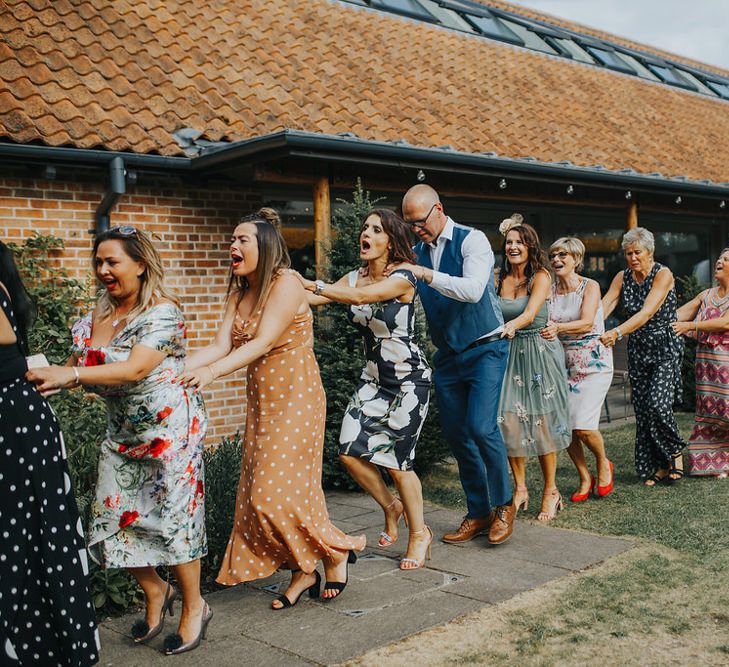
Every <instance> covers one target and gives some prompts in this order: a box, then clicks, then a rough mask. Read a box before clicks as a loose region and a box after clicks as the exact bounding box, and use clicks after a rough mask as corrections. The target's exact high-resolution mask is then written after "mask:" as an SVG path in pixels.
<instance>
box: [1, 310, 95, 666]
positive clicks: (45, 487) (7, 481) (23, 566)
mask: <svg viewBox="0 0 729 667" xmlns="http://www.w3.org/2000/svg"><path fill="white" fill-rule="evenodd" d="M0 303H2V308H3V310H4V311H5V313H6V315H7V317H8V319H9V320H10V322H11V323H13V322H14V319H13V316H12V312H11V310H10V304H9V303H8V301H7V299H6V298H4V297H3V298H0ZM16 331H17V330H16ZM0 347H4V348H8V347H9V346H0ZM15 347H16V349H17V351H18V352H17V353H18V355H20V349H19V347H18V346H17V345H15ZM21 356H22V355H21ZM0 452H1V453H2V456H3V463H2V466H0V531H2V539H0V573H1V574H2V576H0V664H2V665H48V666H51V665H63V666H66V665H73V666H75V665H93V664H95V663H96V662H97V660H98V646H99V641H98V633H97V630H96V619H95V614H94V609H93V606H92V603H91V596H90V594H89V591H88V565H87V563H88V561H87V557H86V547H85V544H84V540H83V532H82V527H81V521H80V519H79V516H78V510H77V508H76V501H75V499H74V497H73V491H72V487H71V478H70V477H69V474H68V467H67V465H66V453H65V450H64V447H63V438H62V435H61V432H60V429H59V425H58V422H57V421H56V418H55V416H54V414H53V411H52V410H51V408H50V406H49V405H48V403H47V402H46V400H45V399H44V398H42V397H41V396H40V395H39V394H38V393H37V392H36V390H35V389H34V387H33V386H32V385H31V384H30V383H29V382H27V381H26V380H24V379H23V378H22V376H21V377H16V378H13V379H7V378H6V377H4V376H3V378H2V379H0Z"/></svg>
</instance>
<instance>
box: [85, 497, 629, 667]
mask: <svg viewBox="0 0 729 667" xmlns="http://www.w3.org/2000/svg"><path fill="white" fill-rule="evenodd" d="M327 504H328V506H329V511H330V514H331V517H332V520H333V521H334V522H335V523H336V524H337V526H339V527H340V528H341V529H342V530H344V531H346V532H348V533H353V534H357V533H363V532H364V533H365V534H366V535H367V542H368V544H373V545H376V541H377V536H378V534H379V531H380V530H381V529H382V512H381V510H380V509H379V507H378V506H377V505H376V504H375V502H374V501H373V500H372V499H370V498H369V497H368V496H365V495H362V494H345V493H329V494H327ZM461 518H462V517H461V516H460V515H459V514H458V513H457V512H454V511H451V510H444V509H440V508H437V507H433V506H426V522H427V523H428V525H429V526H430V527H431V528H432V529H433V532H434V533H435V535H436V539H437V538H438V537H439V536H440V535H442V534H443V533H444V532H446V531H447V530H451V529H453V528H455V527H457V526H458V525H459V523H460V521H461ZM403 530H404V531H405V535H406V534H407V531H406V529H404V526H403V525H402V524H401V531H403ZM632 546H633V543H632V542H630V541H629V540H623V539H617V538H610V537H602V536H598V535H591V534H587V533H579V532H575V531H570V530H562V529H557V528H549V527H546V526H541V525H534V524H529V523H524V522H518V523H517V526H516V528H515V530H514V534H513V536H512V538H511V539H510V540H509V541H508V542H507V543H506V544H504V545H502V546H500V547H491V546H489V544H488V543H487V542H486V540H485V538H476V539H475V540H473V541H471V542H469V543H467V544H465V545H461V546H454V545H446V544H443V543H442V542H439V541H434V542H433V559H432V560H431V561H428V562H427V567H426V568H424V569H421V570H414V571H412V572H401V571H400V570H399V568H398V562H399V558H400V556H401V555H402V553H403V552H404V550H405V547H406V539H404V538H403V537H401V538H400V540H399V541H398V542H397V544H395V545H393V546H392V547H390V548H389V549H383V548H380V547H378V546H374V547H369V546H368V547H367V548H366V549H365V551H364V552H363V555H362V556H360V558H359V559H358V561H357V563H356V565H354V566H350V583H349V586H348V587H347V590H346V591H345V592H344V595H343V597H342V598H341V599H338V600H335V601H333V602H331V603H324V602H321V601H311V600H309V599H308V597H305V598H302V600H301V601H300V602H299V604H298V605H297V606H296V607H294V608H293V609H287V610H284V611H281V612H277V611H272V610H271V609H270V604H271V599H272V597H273V595H272V594H273V593H274V592H276V591H278V587H279V585H281V584H283V586H284V588H285V586H286V583H287V582H288V579H289V574H288V573H277V574H275V575H274V576H272V577H270V578H268V579H265V580H262V581H260V582H255V583H253V584H246V585H242V586H236V587H234V588H229V589H225V590H222V591H218V592H215V593H212V594H209V595H208V596H207V599H208V601H209V603H210V605H211V607H212V608H213V610H214V612H215V617H214V618H213V620H212V621H211V623H210V627H209V630H208V639H207V640H206V641H204V642H203V644H202V645H201V646H200V648H198V649H197V650H195V651H192V652H191V653H188V654H186V655H184V656H178V657H176V658H166V657H165V656H162V655H161V654H160V653H159V649H160V648H161V646H162V641H163V639H162V638H163V636H164V634H165V633H163V634H162V635H160V636H159V637H158V638H157V639H155V640H153V642H152V643H151V645H149V646H134V645H132V642H131V639H129V637H128V636H127V633H128V631H129V628H130V627H131V625H132V622H133V617H132V616H125V617H122V618H116V619H111V620H108V621H106V622H104V623H103V624H102V627H101V641H102V651H101V661H100V662H99V664H100V665H115V666H116V665H120V666H122V665H123V666H124V667H133V666H137V665H139V666H143V667H149V666H152V665H162V664H164V665H172V664H174V665H175V667H182V666H186V665H215V666H216V667H226V666H227V665H236V666H243V665H256V667H267V666H271V667H295V666H298V665H333V664H337V663H339V662H342V661H344V660H347V659H350V658H353V657H355V656H358V655H361V654H363V653H365V652H366V651H369V650H371V649H374V648H377V647H380V646H384V645H385V644H388V643H390V642H393V641H396V640H398V639H401V638H403V637H405V636H408V635H411V634H413V633H416V632H420V631H422V630H425V629H428V628H432V627H434V626H436V625H441V624H443V623H447V622H448V621H450V620H453V619H454V618H457V617H459V616H463V615H464V614H468V613H470V612H474V611H476V610H478V609H481V608H483V607H485V606H487V605H490V604H495V603H498V602H501V601H503V600H507V599H509V598H511V597H513V596H514V595H517V594H518V593H521V592H523V591H527V590H530V589H532V588H535V587H537V586H540V585H542V584H544V583H546V582H548V581H551V580H552V579H557V578H559V577H564V576H566V575H568V574H571V573H572V572H578V571H580V570H583V569H585V568H587V567H590V566H592V565H595V564H596V563H599V562H601V561H603V560H605V559H607V558H609V557H611V556H614V555H616V554H618V553H620V552H622V551H625V550H627V549H630V548H631V547H632ZM176 619H177V617H175V618H173V619H172V620H171V621H170V619H169V618H168V624H167V628H166V630H167V631H169V632H172V631H174V628H175V627H176Z"/></svg>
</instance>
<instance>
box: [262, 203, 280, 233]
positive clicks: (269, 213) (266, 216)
mask: <svg viewBox="0 0 729 667" xmlns="http://www.w3.org/2000/svg"><path fill="white" fill-rule="evenodd" d="M258 216H260V218H261V219H262V220H265V221H266V222H267V223H268V224H269V225H272V226H273V227H275V228H276V229H281V216H280V215H279V214H278V211H277V210H276V209H275V208H270V207H269V206H264V207H263V208H260V209H258Z"/></svg>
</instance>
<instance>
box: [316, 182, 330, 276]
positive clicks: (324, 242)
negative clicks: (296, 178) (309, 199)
mask: <svg viewBox="0 0 729 667" xmlns="http://www.w3.org/2000/svg"><path fill="white" fill-rule="evenodd" d="M331 212H332V208H331V202H330V199H329V177H328V176H321V177H319V178H317V179H316V181H314V252H315V255H314V256H315V258H316V275H317V278H321V277H322V275H323V273H324V264H325V262H326V256H327V253H328V252H329V247H330V245H331V241H332V215H331Z"/></svg>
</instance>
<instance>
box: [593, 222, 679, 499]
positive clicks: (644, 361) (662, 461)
mask: <svg viewBox="0 0 729 667" xmlns="http://www.w3.org/2000/svg"><path fill="white" fill-rule="evenodd" d="M654 248H655V241H654V239H653V234H651V232H649V231H648V230H647V229H643V228H642V227H637V228H635V229H632V230H630V231H629V232H627V233H626V234H625V236H624V237H623V250H624V252H625V259H626V261H627V263H628V268H627V269H625V271H621V272H620V273H618V275H616V276H615V278H614V279H613V282H612V284H611V285H610V289H609V290H608V292H607V294H606V295H605V297H604V298H603V308H604V312H605V317H608V316H609V315H610V313H611V312H612V311H613V310H614V308H615V306H616V305H617V303H618V300H619V299H621V301H622V305H623V307H624V308H625V311H626V312H627V314H628V315H629V319H628V320H626V321H625V322H623V324H621V325H620V326H618V327H615V328H614V329H611V330H610V331H607V332H606V333H604V334H603V335H602V336H601V337H600V341H601V342H602V343H603V344H604V345H607V346H612V345H614V344H615V341H616V340H620V339H621V338H622V337H623V336H625V335H626V334H631V336H630V339H629V340H628V372H629V375H630V386H631V388H632V390H633V406H634V408H635V423H636V434H635V469H636V472H637V473H638V476H639V477H640V478H641V479H643V480H644V483H645V485H646V486H654V485H655V484H656V483H658V482H666V483H672V482H674V481H677V480H679V479H680V478H681V477H683V464H682V461H681V450H682V449H683V448H684V447H685V446H686V443H685V442H684V441H683V440H682V439H681V435H680V434H679V432H678V426H677V425H676V418H675V416H674V414H673V404H674V403H675V401H676V400H678V399H679V398H680V395H681V359H682V357H683V342H682V341H681V339H680V338H679V337H678V336H677V335H676V334H675V333H674V332H673V329H672V328H671V323H672V322H675V321H676V306H677V300H676V290H675V286H674V281H673V274H672V273H671V271H670V270H669V269H668V268H667V267H665V266H662V265H661V264H658V263H657V262H656V261H655V260H654V259H653V251H654ZM621 297H622V298H621Z"/></svg>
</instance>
